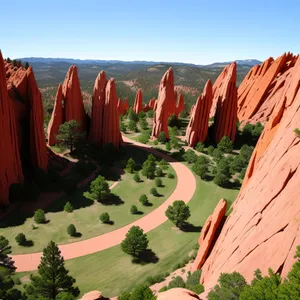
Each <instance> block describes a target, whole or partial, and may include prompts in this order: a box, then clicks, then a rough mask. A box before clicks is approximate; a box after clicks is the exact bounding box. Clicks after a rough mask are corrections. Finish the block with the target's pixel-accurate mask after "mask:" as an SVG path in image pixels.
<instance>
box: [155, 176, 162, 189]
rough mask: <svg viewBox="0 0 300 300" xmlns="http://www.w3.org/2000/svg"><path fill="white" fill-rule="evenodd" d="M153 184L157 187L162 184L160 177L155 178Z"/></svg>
mask: <svg viewBox="0 0 300 300" xmlns="http://www.w3.org/2000/svg"><path fill="white" fill-rule="evenodd" d="M155 185H156V186H157V187H162V186H163V183H162V180H161V179H160V178H155Z"/></svg>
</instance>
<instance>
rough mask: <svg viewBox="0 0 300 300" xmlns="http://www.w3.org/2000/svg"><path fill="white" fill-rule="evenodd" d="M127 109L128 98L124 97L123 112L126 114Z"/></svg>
mask: <svg viewBox="0 0 300 300" xmlns="http://www.w3.org/2000/svg"><path fill="white" fill-rule="evenodd" d="M128 109H129V102H128V98H127V97H126V98H125V100H124V111H125V113H126V112H127V110H128Z"/></svg>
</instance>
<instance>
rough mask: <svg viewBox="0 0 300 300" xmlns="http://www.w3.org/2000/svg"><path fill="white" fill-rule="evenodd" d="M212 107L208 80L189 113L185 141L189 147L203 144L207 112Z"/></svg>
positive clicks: (210, 85) (205, 135)
mask: <svg viewBox="0 0 300 300" xmlns="http://www.w3.org/2000/svg"><path fill="white" fill-rule="evenodd" d="M211 105H212V84H211V81H210V80H208V81H207V83H206V85H205V87H204V90H203V93H202V95H201V96H199V97H198V99H197V102H196V105H195V106H194V107H193V110H192V112H191V119H190V122H189V124H188V126H187V128H186V136H185V140H186V141H187V143H188V145H189V146H190V147H195V146H196V144H197V143H198V142H205V140H206V138H207V133H208V121H209V112H210V109H211Z"/></svg>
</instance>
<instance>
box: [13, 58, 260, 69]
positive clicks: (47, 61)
mask: <svg viewBox="0 0 300 300" xmlns="http://www.w3.org/2000/svg"><path fill="white" fill-rule="evenodd" d="M18 60H21V61H28V62H29V64H32V63H44V64H53V63H62V62H65V63H69V64H77V65H80V64H85V65H105V64H107V65H112V64H123V65H131V64H135V65H139V64H140V65H149V66H152V65H157V64H168V65H177V66H191V67H203V68H218V67H224V66H225V65H228V64H230V63H231V61H228V62H216V63H213V64H209V65H196V64H190V63H180V62H155V61H138V60H137V61H122V60H98V59H74V58H51V57H49V58H45V57H23V58H18ZM236 62H237V64H239V65H245V66H254V65H257V64H261V63H262V62H261V61H259V60H257V59H245V60H236Z"/></svg>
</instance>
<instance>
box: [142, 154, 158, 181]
mask: <svg viewBox="0 0 300 300" xmlns="http://www.w3.org/2000/svg"><path fill="white" fill-rule="evenodd" d="M155 170H156V163H155V157H154V156H153V155H152V154H150V155H148V158H147V160H146V161H145V162H144V163H143V167H142V174H143V175H144V176H146V177H147V178H150V179H152V178H153V177H154V175H155Z"/></svg>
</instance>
